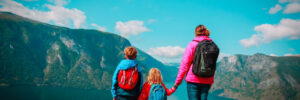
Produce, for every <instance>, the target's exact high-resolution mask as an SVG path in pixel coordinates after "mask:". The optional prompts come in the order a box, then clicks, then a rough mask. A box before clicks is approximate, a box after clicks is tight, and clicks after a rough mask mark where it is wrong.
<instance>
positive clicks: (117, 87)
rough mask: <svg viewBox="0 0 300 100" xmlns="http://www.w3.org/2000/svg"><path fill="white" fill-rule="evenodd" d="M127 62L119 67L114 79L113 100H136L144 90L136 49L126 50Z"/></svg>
mask: <svg viewBox="0 0 300 100" xmlns="http://www.w3.org/2000/svg"><path fill="white" fill-rule="evenodd" d="M124 52H125V58H126V59H125V60H122V61H121V62H120V63H119V65H118V66H117V68H116V70H115V72H114V74H113V77H112V89H111V93H112V97H113V100H136V99H137V98H138V96H139V94H140V92H141V90H142V86H143V83H142V82H143V74H142V70H141V68H140V67H139V66H138V64H137V61H136V60H135V59H136V57H137V50H136V48H134V47H126V48H125V49H124Z"/></svg>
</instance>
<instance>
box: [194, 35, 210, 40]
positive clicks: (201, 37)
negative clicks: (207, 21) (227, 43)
mask: <svg viewBox="0 0 300 100" xmlns="http://www.w3.org/2000/svg"><path fill="white" fill-rule="evenodd" d="M193 40H196V41H203V40H209V41H211V39H210V38H209V37H208V36H197V37H195V38H194V39H193Z"/></svg>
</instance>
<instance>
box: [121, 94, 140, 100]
mask: <svg viewBox="0 0 300 100" xmlns="http://www.w3.org/2000/svg"><path fill="white" fill-rule="evenodd" d="M116 100H137V97H136V96H124V95H118V96H116Z"/></svg>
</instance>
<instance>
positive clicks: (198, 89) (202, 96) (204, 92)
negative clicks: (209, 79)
mask: <svg viewBox="0 0 300 100" xmlns="http://www.w3.org/2000/svg"><path fill="white" fill-rule="evenodd" d="M210 86H211V85H210V84H200V83H187V93H188V97H189V100H207V96H208V91H209V89H210Z"/></svg>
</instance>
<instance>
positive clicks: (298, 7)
mask: <svg viewBox="0 0 300 100" xmlns="http://www.w3.org/2000/svg"><path fill="white" fill-rule="evenodd" d="M297 12H300V4H299V3H297V2H294V3H290V4H288V5H287V6H286V9H284V11H283V13H285V14H291V13H297Z"/></svg>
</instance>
